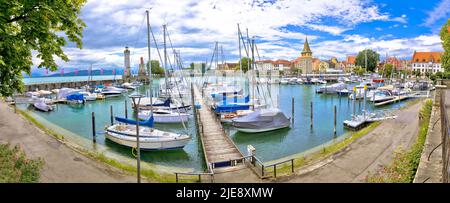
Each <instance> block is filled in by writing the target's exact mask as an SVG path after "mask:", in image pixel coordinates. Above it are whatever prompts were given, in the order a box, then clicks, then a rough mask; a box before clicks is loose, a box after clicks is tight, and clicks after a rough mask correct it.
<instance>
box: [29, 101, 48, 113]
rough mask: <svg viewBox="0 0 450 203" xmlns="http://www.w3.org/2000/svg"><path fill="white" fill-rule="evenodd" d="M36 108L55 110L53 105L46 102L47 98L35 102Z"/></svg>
mask: <svg viewBox="0 0 450 203" xmlns="http://www.w3.org/2000/svg"><path fill="white" fill-rule="evenodd" d="M33 106H34V108H36V109H37V110H40V111H44V112H48V111H53V106H52V105H49V104H47V103H45V100H43V99H40V100H38V101H37V102H36V103H34V104H33Z"/></svg>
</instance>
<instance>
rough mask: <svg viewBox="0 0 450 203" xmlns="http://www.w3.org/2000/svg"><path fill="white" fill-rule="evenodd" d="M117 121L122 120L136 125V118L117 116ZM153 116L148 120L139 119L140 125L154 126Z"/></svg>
mask: <svg viewBox="0 0 450 203" xmlns="http://www.w3.org/2000/svg"><path fill="white" fill-rule="evenodd" d="M115 118H116V121H118V122H121V123H125V124H130V125H136V124H137V123H136V120H133V119H128V118H121V117H115ZM153 121H154V119H153V116H151V117H150V118H149V119H147V120H146V121H139V125H140V126H145V127H150V128H152V127H153Z"/></svg>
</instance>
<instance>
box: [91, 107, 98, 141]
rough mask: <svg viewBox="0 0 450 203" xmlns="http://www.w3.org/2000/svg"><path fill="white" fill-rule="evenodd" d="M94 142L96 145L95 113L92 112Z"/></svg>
mask: <svg viewBox="0 0 450 203" xmlns="http://www.w3.org/2000/svg"><path fill="white" fill-rule="evenodd" d="M92 141H93V142H94V143H96V142H97V141H96V140H95V113H94V112H92Z"/></svg>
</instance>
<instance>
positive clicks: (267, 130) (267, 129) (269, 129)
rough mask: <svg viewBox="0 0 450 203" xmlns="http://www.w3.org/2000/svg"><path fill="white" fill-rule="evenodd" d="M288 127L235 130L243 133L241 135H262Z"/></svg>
mask: <svg viewBox="0 0 450 203" xmlns="http://www.w3.org/2000/svg"><path fill="white" fill-rule="evenodd" d="M289 127H290V125H287V126H282V127H277V128H259V129H254V128H236V127H235V128H236V130H237V131H239V132H243V133H263V132H270V131H275V130H280V129H284V128H289Z"/></svg>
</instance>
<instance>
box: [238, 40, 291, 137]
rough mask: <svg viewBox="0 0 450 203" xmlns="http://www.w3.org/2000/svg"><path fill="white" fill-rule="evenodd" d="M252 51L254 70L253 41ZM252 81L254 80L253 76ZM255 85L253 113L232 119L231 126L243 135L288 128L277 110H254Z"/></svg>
mask: <svg viewBox="0 0 450 203" xmlns="http://www.w3.org/2000/svg"><path fill="white" fill-rule="evenodd" d="M250 45H251V51H252V60H253V63H252V66H251V67H252V69H253V70H256V69H257V67H256V63H255V57H254V50H255V41H254V39H253V40H252V42H251V44H250ZM253 80H255V74H253ZM254 88H255V84H253V95H252V97H253V110H254V112H251V113H248V114H246V115H244V116H242V117H237V118H233V119H232V126H233V127H235V128H236V129H237V130H238V131H239V132H245V133H262V132H268V131H274V130H279V129H283V128H289V127H290V124H291V121H290V119H289V118H287V117H286V115H285V114H284V113H283V112H282V111H281V110H280V109H278V108H267V109H260V108H258V109H256V108H255V107H256V106H255V105H256V102H255V101H256V100H255V99H256V95H255V90H254Z"/></svg>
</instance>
